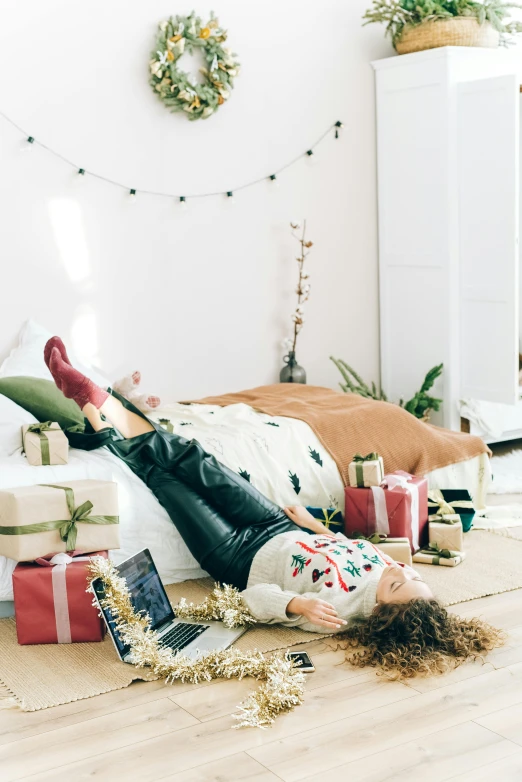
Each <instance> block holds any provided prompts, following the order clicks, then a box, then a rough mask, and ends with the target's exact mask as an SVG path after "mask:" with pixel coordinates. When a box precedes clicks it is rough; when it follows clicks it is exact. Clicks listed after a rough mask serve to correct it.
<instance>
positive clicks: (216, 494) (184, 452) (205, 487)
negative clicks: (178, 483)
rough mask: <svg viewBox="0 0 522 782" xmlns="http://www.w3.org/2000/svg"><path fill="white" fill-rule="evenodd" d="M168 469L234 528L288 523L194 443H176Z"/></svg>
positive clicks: (275, 508)
mask: <svg viewBox="0 0 522 782" xmlns="http://www.w3.org/2000/svg"><path fill="white" fill-rule="evenodd" d="M172 437H176V436H175V435H170V438H172ZM171 470H172V472H173V473H174V474H175V475H176V477H178V478H180V479H181V480H182V481H183V483H185V485H187V486H190V488H191V489H193V490H194V491H196V492H197V493H198V494H199V495H200V496H201V497H203V498H204V499H205V500H206V501H207V502H208V503H209V504H211V505H212V506H213V507H214V508H216V510H217V511H219V512H220V513H221V514H222V515H223V516H224V517H225V518H226V519H227V520H228V521H230V522H231V523H232V524H233V525H234V526H235V527H252V526H261V527H263V526H267V527H268V526H271V525H272V524H274V522H275V523H278V522H281V521H284V522H285V523H288V521H289V519H288V517H287V516H286V514H285V512H284V511H283V510H282V508H281V507H280V506H279V505H276V504H275V503H274V502H272V501H271V500H269V499H268V497H265V495H264V494H261V492H260V491H258V489H256V488H255V487H254V486H252V484H251V483H249V482H248V481H246V480H245V479H244V478H242V477H241V476H240V475H237V474H236V473H235V472H233V471H232V470H230V469H229V468H228V467H226V466H225V465H224V464H221V462H219V461H218V460H217V459H216V458H215V457H214V456H211V455H210V454H208V453H206V452H205V451H204V449H203V448H202V447H201V445H200V444H199V443H198V442H197V441H196V440H191V441H189V442H187V441H185V442H184V444H183V445H182V444H181V443H178V444H177V447H176V448H175V453H173V455H172V460H171Z"/></svg>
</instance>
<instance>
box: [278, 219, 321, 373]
mask: <svg viewBox="0 0 522 782" xmlns="http://www.w3.org/2000/svg"><path fill="white" fill-rule="evenodd" d="M290 228H291V229H292V236H293V237H294V238H295V239H296V240H297V241H298V242H299V245H300V253H299V255H298V256H297V257H296V261H297V263H298V267H299V277H298V279H297V288H296V290H295V292H296V294H297V303H296V307H295V310H294V312H293V313H292V316H291V320H292V323H293V324H294V325H293V335H292V336H291V337H287V338H286V339H285V340H284V341H283V348H284V349H285V350H288V354H287V355H286V356H285V357H284V358H283V361H285V363H286V366H285V367H283V369H282V370H281V373H280V375H279V379H280V381H281V383H306V372H305V370H304V369H303V367H300V366H299V364H298V363H297V360H296V358H295V351H296V346H297V337H298V334H299V332H300V331H301V329H302V328H303V325H304V305H305V303H306V302H307V301H308V299H309V298H310V288H311V286H310V274H309V272H307V271H305V268H304V265H305V261H306V259H307V257H308V255H309V252H310V248H311V247H312V246H313V242H311V241H309V240H307V239H306V220H304V221H303V224H302V226H301V224H300V223H290ZM296 231H301V235H300V236H299V235H298V234H297V233H296Z"/></svg>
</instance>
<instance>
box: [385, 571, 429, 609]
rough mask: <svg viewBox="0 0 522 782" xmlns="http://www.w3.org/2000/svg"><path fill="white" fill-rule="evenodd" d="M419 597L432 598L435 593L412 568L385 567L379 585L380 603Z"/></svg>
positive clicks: (405, 601) (405, 600)
mask: <svg viewBox="0 0 522 782" xmlns="http://www.w3.org/2000/svg"><path fill="white" fill-rule="evenodd" d="M418 598H423V599H424V600H431V598H433V593H432V591H431V589H430V588H429V586H428V585H427V584H426V583H425V582H424V581H423V580H422V578H421V577H420V576H419V575H418V574H417V573H416V572H415V571H414V570H413V569H412V568H407V567H404V568H402V567H401V566H400V565H389V566H388V567H385V568H384V570H383V572H382V576H381V578H380V580H379V583H378V585H377V602H378V603H408V602H409V601H410V600H415V599H418Z"/></svg>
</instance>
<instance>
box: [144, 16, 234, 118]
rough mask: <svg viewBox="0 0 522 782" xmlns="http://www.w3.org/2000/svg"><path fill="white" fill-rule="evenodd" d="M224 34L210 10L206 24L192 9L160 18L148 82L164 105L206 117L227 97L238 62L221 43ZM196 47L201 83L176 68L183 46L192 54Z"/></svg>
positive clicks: (191, 114) (225, 33) (192, 114)
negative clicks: (200, 61) (201, 61)
mask: <svg viewBox="0 0 522 782" xmlns="http://www.w3.org/2000/svg"><path fill="white" fill-rule="evenodd" d="M226 38H227V32H226V30H223V28H222V27H220V26H219V22H218V20H217V19H216V18H215V17H214V15H213V14H212V15H211V17H210V19H209V21H208V22H207V24H206V25H203V23H202V21H201V19H200V18H199V16H196V15H195V14H194V11H192V13H190V14H189V16H176V17H172V16H171V17H170V19H168V20H167V21H163V22H160V24H159V26H158V37H157V39H156V50H155V51H154V52H153V53H152V59H151V60H150V62H149V67H150V84H151V86H152V87H153V89H154V90H155V92H157V94H158V96H159V98H160V99H161V100H162V102H163V103H164V104H165V106H167V108H169V109H170V110H171V111H185V112H186V113H187V116H188V118H189V119H190V120H194V119H206V118H207V117H210V115H211V114H213V113H214V112H215V111H216V109H217V108H218V106H221V105H222V104H223V103H224V102H225V101H226V100H228V98H229V97H230V90H231V89H232V87H233V80H234V77H235V76H237V74H238V73H239V63H238V61H237V60H236V56H237V55H235V54H234V53H233V52H232V51H231V49H228V48H226V47H224V46H223V45H222V44H223V43H224V41H226ZM196 48H200V49H201V50H202V53H203V57H204V58H205V61H206V65H207V67H205V68H201V69H200V72H201V73H202V74H203V77H204V81H203V83H202V84H194V83H193V82H192V81H191V80H190V78H189V77H188V75H187V74H186V73H185V72H184V71H182V70H180V69H179V68H178V61H179V59H180V58H181V57H182V55H183V53H184V52H185V50H186V51H188V52H189V53H190V54H192V53H193V51H194V49H196Z"/></svg>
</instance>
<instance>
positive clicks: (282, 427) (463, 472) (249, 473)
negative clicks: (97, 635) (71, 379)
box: [0, 322, 491, 601]
mask: <svg viewBox="0 0 522 782" xmlns="http://www.w3.org/2000/svg"><path fill="white" fill-rule="evenodd" d="M48 336H50V335H49V334H48V333H47V332H45V330H43V329H41V327H39V326H37V324H34V323H32V322H29V323H28V324H26V326H25V327H24V329H23V331H22V334H21V338H20V344H19V346H18V347H17V348H15V350H14V351H13V352H12V353H11V354H10V356H9V357H8V358H7V359H6V361H4V363H3V364H2V366H1V367H0V377H5V376H9V375H11V376H13V375H29V376H34V377H49V375H48V372H47V368H46V367H45V364H44V363H43V358H42V353H43V345H44V344H45V341H46V339H47V338H48ZM73 361H74V359H73ZM84 370H85V371H86V373H87V374H89V375H90V376H91V377H93V379H96V380H97V381H98V382H103V380H101V379H100V377H99V376H98V375H96V373H94V371H92V372H91V371H90V370H89V369H88V368H85V367H84ZM153 417H154V419H155V420H159V419H167V420H168V421H169V423H170V425H172V427H173V431H174V432H175V433H176V434H179V435H181V436H183V437H185V438H187V439H196V440H198V441H199V442H200V443H201V445H202V446H203V448H204V449H205V450H206V451H208V452H209V453H211V454H213V455H214V456H216V458H217V459H219V460H220V461H221V462H223V463H224V464H226V465H227V466H228V467H229V468H230V469H231V470H234V471H235V472H238V473H240V474H242V475H243V476H244V477H245V479H247V480H248V479H249V480H250V481H251V483H252V484H253V485H254V486H256V487H257V488H258V489H259V490H260V491H261V492H263V494H265V495H266V496H268V497H270V499H272V500H273V501H274V502H277V503H279V504H280V505H290V504H302V505H315V506H319V507H338V508H340V509H341V510H343V511H344V491H343V484H342V480H341V476H340V474H339V471H338V469H337V466H336V464H335V462H334V461H333V459H332V458H331V456H330V455H329V454H328V452H327V451H325V449H324V448H323V446H322V445H321V443H320V442H319V440H318V438H317V437H316V435H315V434H314V432H313V431H312V430H311V429H310V427H309V426H308V424H306V423H304V422H303V421H299V420H296V419H293V418H282V417H271V416H268V415H264V414H262V413H257V412H255V411H254V410H253V409H252V408H251V407H249V406H247V405H244V404H237V405H230V406H228V407H217V406H214V405H199V404H192V405H181V404H172V405H168V406H165V407H163V408H162V409H161V410H156V411H154V414H153ZM34 421H35V419H34V418H33V417H32V416H31V415H30V414H29V413H27V412H26V411H25V410H23V409H22V408H21V407H19V406H18V405H16V404H14V402H12V401H11V400H8V399H7V398H6V397H4V396H2V395H1V394H0V488H2V489H4V488H10V487H15V486H27V485H31V484H35V483H54V482H59V481H62V482H63V481H68V480H79V479H84V478H97V479H100V480H113V481H116V482H117V484H118V490H119V503H120V531H121V549H119V550H118V551H115V552H113V559H114V560H115V561H116V562H120V561H122V560H123V559H126V558H127V557H129V556H131V555H132V554H134V553H136V551H139V550H140V549H142V548H149V549H150V551H151V553H152V556H153V557H154V560H155V562H156V564H157V566H158V570H159V572H160V574H161V577H162V578H163V579H164V581H165V583H167V584H168V583H173V582H176V581H183V580H186V579H189V578H197V577H198V576H201V575H203V571H202V570H201V569H200V568H199V566H198V564H197V562H196V561H195V560H194V558H193V557H192V555H191V554H190V552H189V551H188V549H187V548H186V546H185V544H184V543H183V541H182V539H181V537H180V536H179V534H178V532H177V530H176V527H175V524H173V523H172V521H171V520H170V518H169V517H168V516H167V514H166V512H165V511H164V510H163V508H162V507H161V505H160V504H159V503H158V501H157V500H156V498H155V497H154V495H153V494H152V493H151V492H150V490H149V489H148V488H147V487H146V486H145V484H144V483H143V482H142V481H141V480H140V479H139V478H138V477H137V476H135V475H134V473H133V472H132V471H131V470H130V469H129V468H128V467H127V465H126V464H125V463H124V462H122V461H121V460H120V459H118V457H117V456H115V455H114V454H112V453H111V452H110V451H109V450H108V449H107V448H100V449H98V450H96V451H79V450H75V449H71V450H70V455H69V464H67V465H61V466H56V467H54V466H50V467H32V466H30V465H29V464H28V463H27V461H26V459H25V457H24V456H23V454H22V451H21V426H22V425H23V424H26V423H33V422H34ZM428 477H429V483H430V486H431V487H433V488H448V489H449V488H467V489H468V490H469V491H470V492H471V494H472V496H473V498H474V500H475V503H476V506H477V507H480V508H481V507H484V504H485V496H486V492H487V488H488V485H489V482H490V478H491V473H490V467H489V460H488V458H487V456H486V455H485V454H483V455H481V456H478V457H475V458H473V459H469V460H467V461H465V462H460V463H458V464H454V465H450V466H448V467H444V468H442V469H439V470H436V471H434V472H432V473H430V475H429V476H428ZM15 564H16V563H15V562H13V561H12V560H8V559H6V558H5V557H1V556H0V601H5V600H11V599H12V588H11V574H12V571H13V569H14V567H15Z"/></svg>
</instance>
